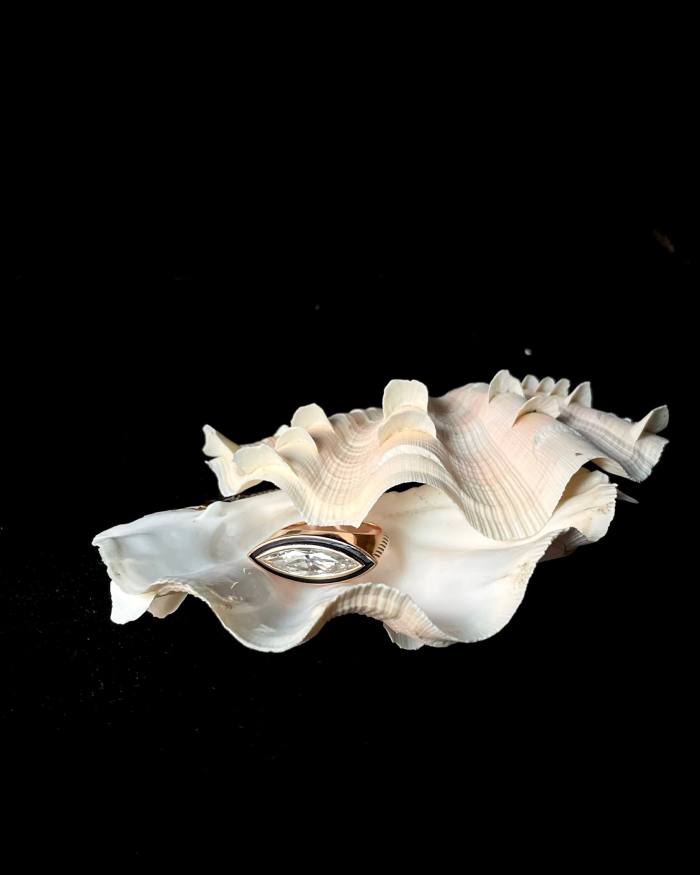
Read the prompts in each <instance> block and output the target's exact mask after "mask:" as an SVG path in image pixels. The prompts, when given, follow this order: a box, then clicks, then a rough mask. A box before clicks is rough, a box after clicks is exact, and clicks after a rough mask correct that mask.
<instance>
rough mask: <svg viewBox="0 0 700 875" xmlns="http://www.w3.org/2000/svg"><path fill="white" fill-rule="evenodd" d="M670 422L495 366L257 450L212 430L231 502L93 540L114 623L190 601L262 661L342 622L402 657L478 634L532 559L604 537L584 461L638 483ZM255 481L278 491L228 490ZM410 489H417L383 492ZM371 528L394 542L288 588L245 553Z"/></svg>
mask: <svg viewBox="0 0 700 875" xmlns="http://www.w3.org/2000/svg"><path fill="white" fill-rule="evenodd" d="M667 422H668V411H667V409H666V408H665V407H657V408H655V409H653V410H652V411H651V412H650V413H649V414H647V415H646V416H645V417H644V418H643V419H641V420H640V421H639V422H632V421H630V420H627V419H621V418H619V417H617V416H615V415H614V414H611V413H606V412H603V411H599V410H596V409H595V408H593V406H592V394H591V389H590V385H589V384H587V383H583V384H581V385H580V386H578V387H576V388H575V389H573V391H572V390H571V389H570V385H569V382H568V380H559V381H555V380H554V379H553V378H550V377H545V378H544V379H542V380H538V379H537V378H536V377H534V376H533V375H528V376H527V377H525V378H524V379H523V380H522V381H520V380H517V379H516V378H515V377H513V376H512V375H511V374H510V373H509V372H508V371H499V372H498V373H497V374H496V376H495V377H494V378H493V380H491V382H490V383H489V384H486V383H470V384H468V385H466V386H463V387H461V388H460V389H455V390H454V391H452V392H448V393H447V394H446V395H444V396H442V397H441V398H429V397H428V391H427V389H426V387H425V386H424V385H423V384H422V383H420V382H417V381H406V380H393V381H392V382H390V383H389V384H388V386H387V387H386V389H385V392H384V398H383V404H382V408H381V409H379V408H369V409H367V410H352V411H351V412H350V413H347V414H335V415H333V416H331V417H328V416H326V414H325V412H324V411H323V410H322V409H321V408H320V407H319V406H318V405H316V404H310V405H306V406H304V407H300V408H299V409H298V410H297V411H296V413H295V414H294V416H293V417H292V420H291V422H290V424H289V425H286V424H285V425H282V426H280V428H279V429H278V430H277V432H276V433H275V435H273V436H272V437H269V438H266V439H265V440H263V441H260V442H259V443H255V444H248V445H244V446H239V445H237V444H235V443H234V442H233V441H231V440H229V439H228V438H226V437H224V436H223V435H221V434H219V433H218V432H217V431H215V430H214V429H212V428H210V427H209V426H207V427H205V434H206V442H205V447H204V449H205V452H206V454H207V455H208V456H210V457H211V458H210V461H209V465H210V466H211V468H212V469H213V470H214V472H215V474H216V476H217V478H218V481H219V486H220V489H221V491H222V493H223V494H224V495H225V496H239V497H238V498H237V499H235V500H227V501H217V502H214V503H213V504H211V505H210V506H208V507H206V508H205V509H202V508H183V509H181V510H176V511H168V512H165V513H158V514H152V515H151V516H147V517H144V518H143V519H140V520H136V521H135V522H133V523H129V524H128V525H122V526H116V527H114V528H112V529H109V530H108V531H106V532H103V533H102V534H100V535H98V536H97V537H96V538H95V540H94V542H93V543H94V544H95V545H96V546H97V547H98V548H99V550H100V553H101V556H102V558H103V560H104V562H105V564H106V565H107V569H108V572H109V576H110V578H111V582H112V583H111V590H112V619H113V620H114V621H115V622H118V623H124V622H128V621H130V620H133V619H136V618H137V617H139V616H141V615H142V614H143V613H145V612H146V611H150V612H151V613H152V614H153V615H155V616H157V617H165V616H167V615H168V614H170V613H172V612H173V611H174V610H176V609H177V608H178V607H179V606H180V604H181V603H182V601H183V600H184V598H185V597H186V596H187V595H188V594H189V595H193V596H195V597H196V598H199V599H202V600H203V601H205V602H206V603H207V604H208V605H209V607H210V608H211V609H212V610H213V611H214V613H215V614H216V615H217V617H218V618H219V620H220V621H221V623H222V624H223V625H224V626H225V628H226V629H227V630H228V631H229V632H231V633H232V634H233V635H234V636H235V637H236V638H237V639H238V640H239V641H241V642H243V643H244V644H246V645H247V646H248V647H252V648H255V649H259V650H267V651H283V650H287V649H289V648H291V647H294V646H296V645H298V644H300V643H301V642H303V641H306V640H308V639H309V638H311V637H312V636H313V635H315V634H316V633H317V632H318V631H319V630H320V629H321V628H322V627H323V625H324V624H325V623H326V622H328V620H330V619H332V618H333V617H336V616H340V615H342V614H347V613H359V614H365V615H367V616H371V617H374V618H376V619H379V620H381V621H382V622H383V623H384V625H385V628H386V630H387V632H388V633H389V635H390V637H391V638H392V640H393V641H394V642H395V643H396V644H398V645H399V646H400V647H403V648H406V649H416V648H418V647H421V646H422V645H423V644H429V645H431V646H446V645H449V644H453V643H455V642H458V641H459V642H469V641H477V640H480V639H482V638H486V637H488V636H490V635H493V634H494V633H495V632H497V631H498V630H499V629H501V628H502V627H503V626H504V625H505V624H506V623H507V622H508V620H509V619H510V617H511V616H512V615H513V612H514V611H515V610H516V608H517V606H518V605H519V603H520V601H521V600H522V598H523V595H524V593H525V588H526V586H527V582H528V580H529V578H530V576H531V574H532V572H533V569H534V567H535V565H536V564H537V563H538V562H539V561H540V560H545V559H553V558H558V557H561V556H565V555H567V554H568V553H570V552H572V551H573V550H575V549H576V548H578V547H579V546H581V545H583V544H587V543H590V542H592V541H596V540H598V539H599V538H600V537H602V536H603V535H604V534H605V532H606V531H607V528H608V526H609V524H610V520H611V519H612V516H613V513H614V508H615V497H616V486H615V485H614V484H611V483H610V482H609V479H608V477H607V476H606V474H604V473H603V472H602V471H589V470H586V469H585V468H583V467H582V466H583V465H584V464H585V463H587V462H595V463H596V464H598V465H599V466H600V467H601V468H602V469H604V470H606V471H609V472H611V473H615V474H619V475H621V476H625V477H628V478H630V479H632V480H642V479H644V478H645V477H646V476H648V474H649V473H650V471H651V469H652V468H653V466H654V464H655V463H656V462H657V461H658V459H659V457H660V455H661V452H662V450H663V448H664V446H665V444H666V440H665V438H662V437H660V436H659V435H658V432H659V431H660V430H662V429H663V428H664V427H665V425H666V424H667ZM261 481H270V482H272V483H273V484H275V485H276V486H278V487H279V490H275V491H273V492H269V493H264V494H259V495H254V496H250V497H246V496H240V495H239V493H242V492H243V491H244V490H246V489H248V488H250V487H251V486H253V485H255V484H257V483H259V482H261ZM408 482H418V483H422V484H424V485H422V486H420V487H417V488H412V489H409V490H407V491H404V492H400V493H397V492H387V490H388V489H390V488H391V487H392V486H395V485H397V484H401V483H408ZM621 497H623V496H622V494H621ZM365 520H368V521H369V522H372V523H375V524H377V525H379V526H381V527H382V529H383V530H384V533H385V534H386V535H388V537H389V544H390V546H389V549H387V550H386V551H385V552H384V554H383V556H382V558H381V560H380V562H379V564H378V565H377V566H376V567H375V568H372V569H371V570H368V571H367V572H366V573H364V574H362V575H360V576H358V577H356V578H353V579H352V581H348V582H343V583H329V584H325V585H310V584H308V583H304V582H300V581H296V580H288V579H285V578H282V577H280V576H278V575H275V574H272V573H271V572H270V571H267V570H265V569H263V568H261V567H259V566H258V565H256V564H255V563H254V562H252V561H251V560H250V559H249V557H248V554H249V552H250V551H251V549H252V548H253V547H255V546H256V545H258V544H260V543H261V542H263V541H264V540H266V539H267V538H268V537H269V536H270V535H271V534H272V533H273V532H276V531H279V530H280V529H282V528H284V527H285V526H288V525H291V524H292V523H297V522H299V521H304V522H306V523H309V524H313V525H351V526H359V525H360V524H361V523H362V522H364V521H365Z"/></svg>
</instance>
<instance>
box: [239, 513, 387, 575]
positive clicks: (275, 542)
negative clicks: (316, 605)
mask: <svg viewBox="0 0 700 875" xmlns="http://www.w3.org/2000/svg"><path fill="white" fill-rule="evenodd" d="M387 544H388V538H387V537H386V536H385V535H383V534H382V530H381V528H380V527H379V526H375V525H373V524H371V523H363V525H362V526H359V527H358V528H353V527H352V526H307V525H306V524H304V523H294V524H292V525H290V526H286V527H285V528H284V529H281V530H280V531H279V532H275V533H274V534H273V535H271V536H270V537H269V538H267V539H266V540H265V541H263V543H262V544H259V545H258V546H257V547H255V548H254V549H253V550H251V552H250V553H249V554H248V556H249V558H250V559H252V560H253V562H255V563H256V564H257V565H259V566H260V567H261V568H263V569H264V570H265V571H267V572H269V573H271V574H274V575H276V576H277V577H283V578H286V579H287V580H297V581H301V582H303V583H311V584H314V585H323V584H329V583H341V582H344V581H346V580H352V579H353V578H355V577H359V576H360V575H361V574H365V573H366V572H367V571H369V570H370V569H372V568H374V567H375V566H376V564H377V562H378V560H379V558H380V557H381V555H382V553H383V552H384V550H385V549H386V546H387ZM294 547H296V548H297V549H302V548H304V547H306V548H314V547H316V548H317V549H318V548H321V552H322V553H323V552H325V557H326V559H331V560H332V559H333V558H338V557H341V556H342V557H343V559H344V560H346V562H345V565H344V566H342V567H341V568H340V569H339V570H336V571H333V570H332V568H331V569H329V570H328V572H327V573H323V572H316V573H313V574H304V573H299V574H295V573H293V570H290V569H289V568H287V569H285V568H280V567H275V566H274V565H271V564H270V563H269V561H266V560H268V559H269V557H270V556H274V555H275V554H279V553H280V552H281V551H283V550H285V549H288V548H294ZM348 559H349V560H350V561H351V562H352V563H353V565H351V566H350V567H348V566H347V560H348Z"/></svg>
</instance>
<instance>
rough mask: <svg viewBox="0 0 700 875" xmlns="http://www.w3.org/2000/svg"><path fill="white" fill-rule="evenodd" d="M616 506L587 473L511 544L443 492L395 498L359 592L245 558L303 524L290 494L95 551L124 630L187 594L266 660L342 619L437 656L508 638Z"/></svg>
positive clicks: (604, 483) (385, 508) (175, 518)
mask: <svg viewBox="0 0 700 875" xmlns="http://www.w3.org/2000/svg"><path fill="white" fill-rule="evenodd" d="M614 504H615V486H614V485H612V484H610V483H609V482H608V478H607V477H606V476H605V475H604V474H602V473H600V472H589V471H581V472H579V473H578V474H577V475H576V477H575V478H574V479H573V481H572V483H571V484H570V486H569V488H568V489H567V493H566V495H565V497H564V498H563V499H562V501H561V503H560V505H559V507H558V508H557V510H556V512H555V513H554V514H553V516H552V518H551V520H550V521H549V523H548V525H547V526H546V527H545V528H544V529H543V530H542V531H541V532H539V533H538V534H537V535H536V536H533V537H531V538H526V539H523V540H520V541H512V542H509V543H508V544H504V543H503V542H498V541H494V540H493V539H490V538H486V537H485V536H484V535H482V534H481V533H479V532H477V531H476V530H474V529H473V528H471V526H469V524H468V523H467V522H466V520H465V519H464V517H463V515H462V514H461V513H460V511H459V509H458V508H457V507H456V506H455V505H454V503H453V502H451V501H450V500H449V499H448V498H447V497H446V496H445V495H444V494H443V493H441V492H439V491H438V490H436V489H433V488H431V487H429V486H423V487H418V488H414V489H410V490H407V491H406V492H401V493H398V492H391V493H387V494H386V495H383V496H382V497H381V498H380V500H379V501H378V502H377V505H376V506H375V507H374V508H373V509H372V521H373V522H375V523H376V524H378V525H380V526H382V528H383V530H384V532H385V533H386V534H388V536H389V539H390V549H388V550H387V551H386V553H385V554H384V556H383V558H382V560H381V561H380V563H379V565H378V566H377V567H376V568H374V569H372V570H371V571H369V572H367V573H366V574H365V575H362V576H361V577H358V578H357V579H355V580H354V581H353V582H352V583H340V584H328V585H324V586H314V585H309V584H306V583H300V582H297V581H293V580H285V579H282V578H279V577H277V576H275V575H272V574H269V573H268V572H266V571H264V570H263V569H261V568H259V567H258V566H256V565H255V564H254V563H252V562H251V561H250V560H249V559H248V558H247V554H248V552H249V551H250V550H251V549H252V548H253V547H254V546H255V545H256V544H257V543H258V542H260V541H261V540H263V539H264V538H265V537H266V536H267V535H269V534H270V533H271V532H273V531H275V530H277V529H279V528H282V527H283V526H285V525H288V524H290V523H292V522H294V521H295V520H296V519H297V511H296V508H295V507H294V505H293V504H292V503H291V501H290V500H289V498H288V497H287V496H286V495H285V494H284V493H283V492H277V491H275V492H272V493H264V494H262V495H255V496H251V497H250V498H248V499H245V500H240V501H233V502H215V503H213V504H211V505H209V506H208V507H207V508H206V509H203V510H202V509H197V508H184V509H182V510H175V511H166V512H165V513H158V514H152V515H151V516H147V517H144V518H143V519H140V520H136V521H135V522H133V523H130V524H128V525H123V526H116V527H115V528H113V529H109V530H108V531H106V532H103V533H102V534H100V535H98V536H97V537H96V538H95V541H94V543H95V544H96V545H97V546H98V547H99V549H100V553H101V555H102V558H103V560H104V561H105V563H106V565H107V568H108V570H109V574H110V577H111V579H112V595H113V610H112V619H113V620H115V621H116V622H127V621H129V620H133V619H136V617H138V616H140V615H141V614H143V613H144V612H145V611H146V610H148V609H150V610H151V612H152V613H154V614H155V615H156V616H165V615H166V614H167V613H170V612H172V611H173V610H174V609H175V608H177V607H178V606H179V603H180V601H181V600H182V596H183V594H188V593H189V594H191V595H194V596H196V597H198V598H201V599H203V600H204V601H205V602H206V603H207V604H208V605H209V606H210V607H211V609H212V610H213V611H214V613H215V614H216V615H217V616H218V618H219V619H220V620H221V622H222V623H223V625H224V626H225V627H226V628H227V629H228V630H229V631H230V632H231V633H232V634H233V635H234V636H235V637H236V638H238V640H239V641H241V642H243V643H244V644H246V645H247V646H249V647H253V648H255V649H259V650H271V651H280V650H287V649H289V648H290V647H294V646H295V645H297V644H300V643H301V642H302V641H304V640H306V639H308V638H310V637H311V636H312V635H314V634H315V633H316V632H318V630H319V629H320V628H321V627H322V626H323V625H324V624H325V623H326V622H327V621H328V620H330V619H332V618H333V617H336V616H339V615H341V614H346V613H359V614H366V615H368V616H371V617H375V618H377V619H380V620H382V621H384V624H385V626H386V627H387V630H388V631H389V634H390V635H391V637H392V638H393V640H395V641H396V642H397V643H399V644H400V645H401V646H404V647H415V646H419V645H421V644H432V645H435V646H440V645H446V644H452V643H454V642H457V641H465V642H467V641H476V640H479V639H481V638H486V637H488V636H489V635H493V634H494V633H495V632H497V631H498V630H499V629H501V628H502V627H503V626H504V625H505V624H506V623H507V622H508V620H509V619H510V618H511V616H512V615H513V612H514V611H515V609H516V608H517V606H518V605H519V604H520V601H521V599H522V597H523V595H524V593H525V587H526V585H527V582H528V580H529V578H530V575H531V574H532V571H533V570H534V567H535V565H536V563H537V562H538V561H539V560H540V559H541V558H542V557H543V556H544V554H545V553H546V551H547V550H548V548H550V545H552V544H553V542H554V541H555V540H556V539H557V538H558V537H563V536H564V535H565V534H566V533H568V532H569V530H570V529H571V528H574V529H575V531H576V536H575V538H571V539H570V541H569V544H568V546H567V547H566V550H564V548H563V549H562V551H561V552H565V551H566V552H568V551H570V550H571V549H573V546H578V545H580V544H581V543H585V542H586V541H594V540H597V539H598V538H600V537H602V535H603V534H605V531H606V530H607V527H608V525H609V523H610V520H611V518H612V515H613V512H614ZM572 545H573V546H572Z"/></svg>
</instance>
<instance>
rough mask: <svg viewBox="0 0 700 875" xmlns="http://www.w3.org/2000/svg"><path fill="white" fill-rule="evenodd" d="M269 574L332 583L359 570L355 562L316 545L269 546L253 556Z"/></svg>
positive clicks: (335, 551) (350, 557)
mask: <svg viewBox="0 0 700 875" xmlns="http://www.w3.org/2000/svg"><path fill="white" fill-rule="evenodd" d="M256 558H257V560H258V562H260V563H261V564H263V565H266V566H267V567H268V568H269V569H270V571H276V572H278V573H279V574H287V575H290V576H292V577H305V578H308V579H309V580H333V579H335V578H337V577H345V576H346V575H348V574H352V573H353V572H354V571H359V569H360V568H361V567H362V565H361V563H359V562H358V561H357V560H356V559H353V558H352V556H348V555H346V554H345V553H342V552H340V551H339V550H334V549H333V548H332V547H324V546H322V545H320V544H290V545H289V546H287V547H285V546H278V547H272V548H271V549H270V550H267V551H266V552H264V553H261V554H259V555H258V556H257V557H256Z"/></svg>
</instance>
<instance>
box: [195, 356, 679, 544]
mask: <svg viewBox="0 0 700 875" xmlns="http://www.w3.org/2000/svg"><path fill="white" fill-rule="evenodd" d="M565 389H568V381H565V380H560V381H559V382H558V383H555V382H554V380H553V379H552V378H550V377H548V378H545V379H544V380H541V381H539V382H536V379H535V378H534V377H531V376H529V377H526V378H525V380H523V381H522V383H521V382H520V381H518V380H516V379H515V378H514V377H512V376H511V375H510V374H509V373H508V371H499V373H498V374H496V376H495V377H494V378H493V380H492V381H491V383H490V385H488V386H487V385H486V384H485V383H470V384H468V385H466V386H463V387H462V388H460V389H455V390H453V391H452V392H448V393H447V395H444V396H443V397H441V398H433V399H429V398H428V391H427V389H426V387H425V386H424V385H423V384H422V383H419V382H417V381H407V380H392V382H390V383H389V385H388V386H387V388H386V390H385V392H384V402H383V410H381V411H380V410H379V409H377V408H369V409H367V410H353V411H351V412H350V413H347V414H335V415H334V416H331V417H330V418H329V417H327V416H326V415H325V414H324V413H323V411H322V410H321V408H320V407H318V405H310V406H309V407H303V408H300V410H298V411H297V413H296V414H295V415H294V417H293V419H292V428H290V429H289V430H283V431H282V432H281V433H280V432H278V434H277V436H275V437H271V438H268V439H266V440H265V441H263V442H261V443H258V444H250V445H246V446H243V447H240V448H237V447H236V445H235V444H234V445H233V447H234V449H232V448H231V445H230V442H229V441H227V440H226V439H225V438H223V437H222V436H221V435H219V434H218V432H216V431H214V429H212V428H210V427H209V426H207V427H205V432H206V443H205V452H206V453H207V454H208V455H211V456H213V458H212V459H211V461H210V462H209V464H210V465H211V467H212V469H213V470H214V472H215V473H216V475H217V478H218V481H219V488H220V490H221V492H222V494H223V495H226V496H230V495H237V494H239V493H240V492H242V491H243V490H245V489H247V488H249V487H250V486H252V485H254V484H256V483H259V482H260V481H263V480H267V481H269V482H271V483H274V484H275V485H276V486H278V487H279V488H280V489H282V490H283V491H284V492H286V493H287V494H288V495H289V497H290V498H291V500H292V502H293V503H294V505H295V506H296V508H297V510H298V516H299V518H300V519H303V520H306V522H308V523H310V524H317V525H352V526H358V525H360V524H361V523H362V521H363V520H364V519H365V518H366V517H367V514H368V512H369V509H370V508H371V507H372V506H373V505H374V504H375V502H376V501H377V499H378V498H379V496H380V495H381V494H382V493H384V492H386V491H387V490H388V489H390V488H391V487H392V486H396V485H397V484H400V483H410V482H415V483H425V484H429V485H431V486H435V487H437V488H439V489H441V490H442V491H444V492H445V493H446V494H447V495H448V496H449V497H450V498H451V499H452V500H453V501H454V502H455V504H457V506H458V507H459V508H460V509H461V510H462V512H463V513H464V515H465V517H466V519H467V520H468V521H469V523H470V525H471V526H472V527H473V528H475V529H476V530H477V531H479V532H481V533H482V534H484V535H487V536H488V537H490V538H496V539H498V540H510V539H513V538H526V537H529V536H531V535H534V534H535V533H537V532H539V531H541V529H542V528H543V526H545V525H546V523H547V521H548V520H549V518H550V517H551V515H552V513H553V512H554V509H555V507H556V506H557V503H558V502H559V499H560V498H561V495H562V493H563V491H564V488H565V487H566V484H567V483H568V482H569V480H570V479H571V477H572V476H573V475H574V474H575V473H576V471H578V470H579V469H580V468H581V467H582V466H583V465H584V464H585V463H587V462H591V461H593V462H595V463H597V464H598V465H599V466H600V467H601V468H603V469H604V470H606V471H609V472H610V473H613V474H617V475H620V476H623V477H628V478H630V479H632V480H643V479H644V478H645V477H647V476H648V475H649V473H650V472H651V469H652V468H653V466H654V464H655V463H656V462H657V461H658V459H659V457H660V455H661V452H662V450H663V447H664V445H665V443H666V439H665V438H662V437H659V436H658V435H657V434H656V432H657V431H659V430H661V429H662V428H663V427H664V426H665V424H666V422H667V420H668V411H667V410H666V408H665V407H660V408H656V409H655V410H654V411H652V412H651V413H650V414H649V415H648V416H647V417H645V418H644V419H643V420H641V421H640V422H638V423H632V422H629V421H628V420H625V419H621V418H620V417H618V416H615V415H614V414H612V413H604V412H601V411H598V410H595V409H593V408H592V407H590V402H591V395H590V387H588V384H582V385H581V386H579V387H577V388H576V389H574V391H573V392H571V393H569V394H567V395H563V394H562V393H563V391H564V390H565ZM302 423H303V424H302ZM290 432H293V433H294V437H293V439H292V438H290V437H288V436H289V435H290Z"/></svg>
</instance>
